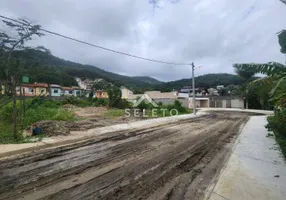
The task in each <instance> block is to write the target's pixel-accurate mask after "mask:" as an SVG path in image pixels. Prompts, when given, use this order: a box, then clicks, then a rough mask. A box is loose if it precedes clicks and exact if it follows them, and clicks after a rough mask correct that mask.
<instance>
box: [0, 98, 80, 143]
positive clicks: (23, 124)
mask: <svg viewBox="0 0 286 200" xmlns="http://www.w3.org/2000/svg"><path fill="white" fill-rule="evenodd" d="M17 110H18V111H19V110H20V102H19V101H18V102H17ZM12 113H13V107H12V103H9V104H7V105H6V106H4V107H3V108H1V110H0V143H1V144H3V143H19V142H24V140H23V137H22V134H21V131H22V130H23V129H25V128H27V127H29V126H30V125H32V124H33V123H35V122H38V121H42V120H61V121H72V120H75V117H74V115H73V113H72V112H71V111H68V110H65V109H63V108H61V104H60V103H59V102H56V101H49V100H28V101H27V104H26V112H25V117H24V118H23V119H22V120H21V119H20V117H19V116H18V130H19V134H18V139H17V140H15V139H14V137H13V134H12V132H13V128H12V121H13V119H12ZM18 114H19V112H18Z"/></svg>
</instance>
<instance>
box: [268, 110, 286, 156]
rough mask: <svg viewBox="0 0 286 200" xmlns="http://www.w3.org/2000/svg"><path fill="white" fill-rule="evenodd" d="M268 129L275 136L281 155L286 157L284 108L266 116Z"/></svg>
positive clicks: (285, 115) (285, 116)
mask: <svg viewBox="0 0 286 200" xmlns="http://www.w3.org/2000/svg"><path fill="white" fill-rule="evenodd" d="M267 120H268V125H267V126H266V127H267V128H268V130H269V131H273V132H274V133H275V136H276V140H277V143H278V144H279V146H280V148H281V151H282V153H283V155H284V156H285V158H286V110H282V111H276V112H275V115H274V116H269V117H268V118H267Z"/></svg>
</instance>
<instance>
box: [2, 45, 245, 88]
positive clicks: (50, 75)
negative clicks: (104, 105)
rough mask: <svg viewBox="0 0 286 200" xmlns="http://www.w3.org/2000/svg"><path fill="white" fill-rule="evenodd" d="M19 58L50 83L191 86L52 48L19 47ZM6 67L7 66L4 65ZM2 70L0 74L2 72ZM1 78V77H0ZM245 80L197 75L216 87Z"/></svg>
mask: <svg viewBox="0 0 286 200" xmlns="http://www.w3.org/2000/svg"><path fill="white" fill-rule="evenodd" d="M13 55H14V56H16V57H17V58H21V59H22V58H23V60H25V61H26V65H25V66H24V69H23V74H24V75H28V76H29V77H30V82H44V83H49V84H59V85H63V86H76V85H77V82H76V81H75V79H74V77H80V78H83V79H84V78H90V79H95V78H103V79H105V80H106V81H108V82H111V83H114V84H115V85H117V86H126V87H128V88H130V89H132V90H134V91H135V92H140V93H142V92H144V91H146V90H161V91H171V90H173V89H175V90H178V89H181V88H183V87H184V86H191V85H192V81H191V79H181V80H177V81H171V82H160V81H158V80H156V79H154V78H151V77H147V76H136V77H129V76H123V75H119V74H116V73H112V72H107V71H105V70H103V69H100V68H98V67H95V66H91V65H82V64H79V63H75V62H71V61H67V60H63V59H60V58H58V57H56V56H53V55H52V54H51V53H50V52H45V51H40V50H34V49H28V50H24V51H15V52H14V53H13ZM0 70H1V71H3V73H4V70H5V68H3V67H1V69H0ZM3 73H0V76H1V74H3ZM0 78H1V77H0ZM244 82H245V81H244V79H242V78H241V77H239V76H237V75H233V74H226V73H220V74H206V75H202V76H198V77H196V87H215V86H217V85H225V86H227V85H231V84H234V85H240V84H243V83H244Z"/></svg>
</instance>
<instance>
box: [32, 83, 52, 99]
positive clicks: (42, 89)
mask: <svg viewBox="0 0 286 200" xmlns="http://www.w3.org/2000/svg"><path fill="white" fill-rule="evenodd" d="M34 85H35V92H36V93H35V94H36V96H48V95H50V92H49V85H48V84H46V83H35V84H34Z"/></svg>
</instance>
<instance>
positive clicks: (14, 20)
mask: <svg viewBox="0 0 286 200" xmlns="http://www.w3.org/2000/svg"><path fill="white" fill-rule="evenodd" d="M0 17H1V18H3V19H6V20H10V21H13V22H16V23H19V24H23V25H26V26H30V27H31V26H32V25H30V24H28V23H25V22H21V21H19V20H16V19H12V18H9V17H5V16H3V15H0ZM40 30H41V31H43V32H46V33H49V34H52V35H56V36H59V37H62V38H65V39H69V40H73V41H75V42H78V43H82V44H86V45H89V46H92V47H96V48H99V49H102V50H105V51H109V52H113V53H117V54H121V55H124V56H129V57H133V58H136V59H141V60H146V61H150V62H156V63H163V64H168V65H191V64H187V63H173V62H166V61H161V60H155V59H151V58H145V57H141V56H137V55H133V54H129V53H125V52H121V51H117V50H113V49H110V48H106V47H102V46H99V45H96V44H92V43H89V42H85V41H83V40H79V39H76V38H72V37H69V36H65V35H62V34H60V33H56V32H53V31H49V30H46V29H43V28H40Z"/></svg>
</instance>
